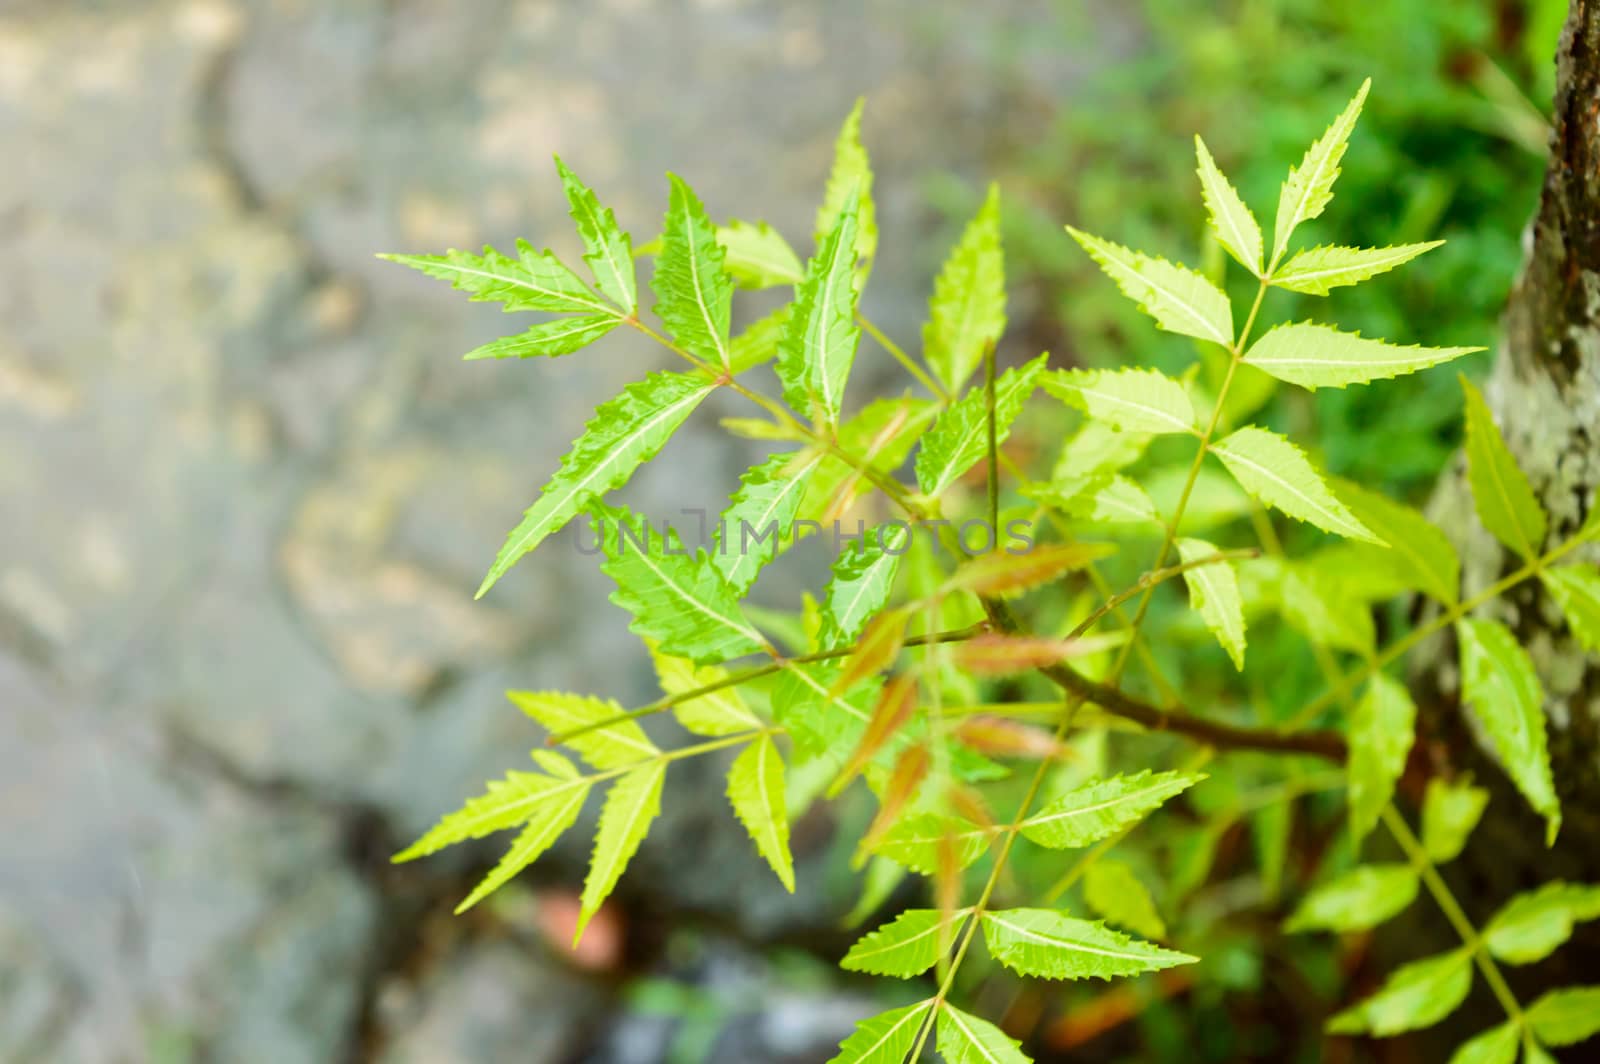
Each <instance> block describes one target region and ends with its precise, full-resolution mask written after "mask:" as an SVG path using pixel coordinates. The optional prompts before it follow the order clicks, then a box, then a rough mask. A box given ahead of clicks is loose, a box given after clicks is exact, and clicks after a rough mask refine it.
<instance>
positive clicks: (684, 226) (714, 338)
mask: <svg viewBox="0 0 1600 1064" xmlns="http://www.w3.org/2000/svg"><path fill="white" fill-rule="evenodd" d="M667 180H668V181H670V182H671V184H672V193H671V197H670V199H669V201H668V205H667V217H666V221H665V222H664V223H663V225H662V229H661V252H660V254H658V255H657V256H656V269H655V274H654V276H652V277H651V278H650V287H651V288H652V289H653V290H654V291H655V294H656V316H657V317H659V318H660V319H661V321H662V323H663V324H665V325H666V327H667V331H668V332H669V333H671V334H672V338H673V339H675V340H677V341H678V343H679V344H681V345H683V348H684V350H686V351H688V352H689V353H690V354H691V355H694V356H695V357H697V358H699V359H701V360H703V361H705V362H708V363H710V364H711V365H713V366H721V367H722V368H724V369H727V368H729V367H730V366H731V365H732V359H731V357H730V356H729V353H728V329H729V324H730V321H731V318H732V314H733V282H732V281H730V280H729V279H728V274H727V272H726V270H725V269H724V266H723V260H724V259H725V257H726V255H725V253H724V251H723V249H722V245H721V244H719V243H717V230H716V226H714V225H712V224H711V219H710V218H708V217H707V216H706V209H705V207H703V206H701V204H700V200H699V199H698V198H697V197H696V196H695V194H694V190H692V189H691V188H690V187H689V186H688V185H687V184H685V183H684V181H683V179H682V178H680V177H679V176H678V175H676V174H668V175H667Z"/></svg>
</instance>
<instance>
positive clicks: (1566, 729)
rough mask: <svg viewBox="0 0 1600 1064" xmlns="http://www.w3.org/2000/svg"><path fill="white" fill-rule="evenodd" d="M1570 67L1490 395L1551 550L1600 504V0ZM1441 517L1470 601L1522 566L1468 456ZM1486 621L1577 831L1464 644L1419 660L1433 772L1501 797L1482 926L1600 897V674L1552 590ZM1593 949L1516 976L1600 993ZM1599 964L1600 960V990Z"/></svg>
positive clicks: (1477, 861) (1455, 469)
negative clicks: (1537, 898) (1592, 885)
mask: <svg viewBox="0 0 1600 1064" xmlns="http://www.w3.org/2000/svg"><path fill="white" fill-rule="evenodd" d="M1556 67H1557V82H1556V85H1557V88H1556V99H1555V110H1554V127H1553V131H1552V137H1551V157H1550V164H1549V171H1548V173H1547V175H1546V177H1545V182H1544V187H1543V190H1542V193H1541V195H1540V200H1539V205H1538V210H1537V213H1536V214H1535V216H1534V219H1533V222H1532V224H1531V225H1530V227H1529V229H1528V232H1527V236H1526V241H1525V244H1526V249H1527V257H1526V262H1525V265H1524V268H1523V272H1522V275H1521V277H1520V278H1519V279H1518V281H1517V283H1516V285H1515V287H1514V288H1513V289H1512V292H1511V296H1510V299H1509V302H1508V304H1507V307H1506V311H1505V315H1504V319H1503V336H1502V339H1501V347H1500V350H1499V352H1498V355H1497V360H1496V363H1495V366H1494V369H1493V371H1492V373H1491V375H1490V378H1489V380H1488V382H1487V384H1486V386H1485V389H1484V392H1485V397H1486V398H1487V400H1488V402H1489V405H1490V408H1491V409H1492V410H1493V412H1494V415H1495V419H1496V421H1497V422H1498V423H1499V425H1500V429H1501V431H1502V432H1503V433H1504V435H1505V437H1506V441H1507V443H1508V444H1509V446H1510V448H1511V450H1512V453H1513V454H1515V455H1516V457H1517V460H1518V462H1519V463H1520V464H1521V466H1522V468H1523V470H1524V471H1526V473H1527V474H1528V477H1529V479H1530V480H1531V481H1532V483H1533V487H1534V491H1535V493H1536V494H1537V496H1538V497H1539V499H1540V501H1541V503H1542V504H1543V505H1544V508H1545V511H1546V513H1547V514H1548V515H1549V518H1550V531H1549V539H1548V540H1547V543H1546V548H1547V549H1548V547H1549V546H1550V545H1553V544H1555V543H1558V542H1561V541H1562V540H1564V539H1566V538H1567V537H1568V536H1570V535H1571V534H1572V532H1573V531H1574V530H1575V529H1576V528H1577V527H1578V526H1579V525H1580V524H1581V523H1582V521H1583V520H1584V518H1585V516H1586V515H1587V514H1588V512H1589V511H1590V509H1591V508H1593V507H1594V506H1596V505H1597V504H1600V502H1597V499H1596V494H1597V491H1596V489H1597V486H1600V0H1574V2H1573V4H1572V8H1571V11H1570V13H1569V15H1568V18H1567V23H1566V27H1565V29H1564V30H1563V31H1562V35H1561V41H1560V45H1559V47H1558V50H1557V54H1556ZM1431 516H1432V517H1433V518H1434V519H1435V520H1436V521H1437V522H1438V523H1439V524H1440V526H1441V527H1443V528H1444V529H1445V530H1446V532H1447V533H1448V534H1449V535H1450V536H1451V538H1452V539H1453V540H1454V542H1455V544H1456V547H1457V549H1458V550H1459V552H1460V554H1461V561H1462V581H1463V587H1462V595H1463V597H1466V596H1467V595H1471V594H1474V593H1476V592H1477V591H1480V590H1482V589H1483V588H1484V587H1487V586H1488V585H1489V584H1491V583H1493V582H1494V581H1495V580H1497V579H1499V578H1500V577H1501V576H1503V575H1506V574H1507V573H1509V572H1511V571H1512V570H1514V569H1516V568H1518V567H1519V566H1520V564H1521V560H1520V559H1519V558H1517V557H1515V556H1514V555H1512V554H1511V553H1510V552H1508V551H1507V550H1505V549H1504V548H1502V547H1501V546H1500V545H1499V543H1498V542H1497V541H1496V540H1495V539H1494V538H1493V537H1492V536H1490V535H1489V533H1488V532H1486V531H1484V530H1483V528H1482V526H1481V525H1480V524H1479V522H1478V520H1477V517H1476V514H1475V512H1474V509H1473V503H1472V497H1471V492H1470V491H1469V489H1468V486H1467V481H1466V476H1465V461H1464V459H1463V458H1462V457H1461V456H1459V455H1458V456H1457V459H1456V461H1455V463H1454V465H1453V466H1452V468H1451V469H1450V470H1449V471H1448V472H1447V473H1446V474H1445V475H1444V477H1443V478H1442V480H1441V483H1440V485H1439V487H1438V489H1437V491H1436V493H1435V497H1434V500H1433V502H1432V504H1431ZM1585 551H1586V553H1583V554H1580V555H1578V556H1577V560H1578V561H1580V562H1581V563H1582V564H1591V565H1592V564H1596V562H1597V560H1600V551H1597V550H1596V549H1595V548H1593V547H1589V548H1585ZM1479 616H1486V617H1491V618H1493V619H1495V620H1498V621H1501V622H1503V623H1505V624H1506V625H1508V626H1509V627H1510V628H1511V630H1512V631H1514V632H1515V633H1516V635H1517V637H1518V639H1519V640H1520V642H1521V643H1522V645H1523V646H1524V647H1525V648H1526V649H1527V650H1528V651H1529V653H1530V654H1531V655H1532V657H1533V660H1534V663H1535V665H1536V667H1537V668H1538V670H1539V675H1540V680H1541V682H1542V683H1543V686H1544V689H1545V713H1546V717H1547V720H1548V724H1549V728H1548V732H1549V738H1550V748H1551V756H1552V761H1553V765H1554V773H1555V781H1556V790H1557V792H1558V795H1559V797H1560V799H1561V805H1562V809H1563V812H1564V815H1565V821H1564V824H1563V827H1562V830H1561V836H1560V838H1559V840H1558V841H1557V844H1556V846H1555V847H1554V848H1553V849H1549V850H1547V849H1546V848H1545V846H1544V840H1543V827H1542V824H1541V822H1540V820H1539V818H1538V817H1536V816H1535V815H1534V814H1533V813H1532V812H1531V810H1529V809H1528V807H1527V804H1526V802H1524V801H1523V800H1522V798H1521V797H1520V796H1519V795H1518V794H1517V793H1516V792H1515V791H1514V790H1512V788H1511V787H1510V785H1509V783H1508V782H1507V781H1506V778H1505V775H1504V773H1503V772H1501V771H1500V769H1499V767H1498V766H1497V765H1496V764H1495V762H1494V760H1493V758H1492V756H1491V755H1490V754H1488V753H1487V752H1486V751H1485V748H1484V746H1483V744H1482V743H1481V741H1479V738H1478V734H1477V731H1476V725H1475V724H1474V723H1473V722H1472V721H1471V719H1470V715H1469V714H1467V713H1465V712H1463V710H1462V708H1461V705H1460V697H1459V695H1460V691H1459V686H1460V685H1459V670H1458V668H1457V665H1456V662H1457V657H1456V649H1457V648H1456V646H1455V643H1454V639H1453V638H1452V637H1451V636H1448V635H1446V636H1442V637H1440V638H1437V639H1435V640H1433V641H1431V643H1430V644H1429V645H1425V646H1423V647H1421V648H1419V652H1418V654H1417V655H1416V657H1415V658H1414V659H1413V674H1412V680H1413V684H1414V687H1415V689H1416V690H1417V692H1418V695H1419V704H1420V705H1422V706H1423V707H1424V711H1423V738H1422V741H1423V743H1424V744H1425V750H1426V755H1427V758H1428V760H1430V761H1431V762H1432V767H1433V768H1434V769H1435V770H1437V771H1441V772H1446V773H1456V772H1462V771H1470V772H1472V773H1473V774H1474V776H1475V777H1476V778H1477V779H1478V780H1479V781H1480V782H1482V783H1485V784H1487V785H1489V786H1490V787H1491V790H1492V792H1493V799H1492V801H1491V803H1490V807H1489V813H1488V815H1487V816H1486V817H1485V819H1484V822H1483V824H1482V825H1481V826H1480V828H1479V829H1478V831H1477V833H1476V834H1475V835H1474V837H1473V840H1472V844H1471V846H1470V848H1469V849H1468V851H1467V853H1466V854H1465V855H1464V857H1463V858H1462V859H1461V861H1460V862H1458V863H1457V864H1456V865H1454V866H1452V867H1451V868H1450V869H1449V878H1450V879H1452V880H1453V881H1455V885H1456V886H1457V888H1458V889H1459V890H1460V892H1461V893H1462V895H1463V897H1462V901H1463V904H1464V905H1465V906H1466V908H1467V909H1468V911H1469V914H1470V915H1472V916H1473V917H1474V918H1475V919H1476V920H1478V921H1480V922H1481V921H1482V920H1483V919H1485V918H1486V917H1487V916H1488V915H1489V914H1490V913H1492V912H1493V910H1494V909H1495V908H1496V907H1498V905H1500V904H1501V903H1503V902H1504V901H1505V899H1506V898H1508V897H1509V896H1510V895H1511V894H1513V893H1516V892H1517V891H1520V890H1525V889H1528V888H1530V887H1532V886H1535V885H1537V884H1539V883H1543V882H1547V881H1549V880H1551V879H1554V878H1558V877H1559V878H1565V879H1569V880H1578V881H1587V882H1600V659H1597V658H1596V657H1595V656H1594V655H1589V654H1586V652H1585V651H1584V649H1583V648H1582V646H1580V645H1579V644H1578V643H1577V642H1576V640H1575V639H1574V638H1573V636H1572V633H1571V632H1570V630H1569V629H1568V628H1567V625H1566V623H1565V621H1564V620H1563V619H1562V615H1561V613H1560V611H1559V610H1558V609H1557V607H1556V605H1555V603H1554V602H1552V601H1551V600H1550V597H1549V596H1548V595H1547V594H1545V592H1544V589H1543V588H1542V587H1541V585H1540V584H1539V583H1538V582H1537V581H1529V582H1527V583H1524V584H1522V585H1520V586H1519V587H1517V588H1516V589H1514V590H1513V591H1512V592H1511V593H1510V594H1508V595H1506V596H1504V597H1503V598H1501V599H1499V600H1497V601H1495V602H1494V603H1493V604H1492V605H1489V606H1486V607H1484V608H1483V610H1482V611H1480V613H1479ZM1588 935H1589V936H1590V937H1589V941H1588V943H1587V944H1586V943H1584V942H1581V941H1580V942H1576V943H1574V944H1573V945H1572V946H1569V947H1568V948H1567V949H1565V950H1563V951H1561V952H1559V953H1558V954H1557V955H1556V957H1555V958H1552V960H1551V961H1548V962H1545V964H1544V965H1541V966H1539V967H1538V968H1537V969H1529V970H1528V971H1527V972H1518V973H1516V974H1517V975H1518V976H1519V977H1521V978H1524V979H1527V980H1529V982H1528V983H1525V984H1524V987H1525V989H1526V990H1527V991H1528V992H1529V993H1531V992H1532V991H1533V990H1534V989H1536V988H1537V986H1538V985H1540V984H1547V983H1551V982H1555V981H1561V982H1567V983H1570V982H1575V981H1581V982H1593V981H1594V978H1593V974H1594V973H1593V971H1592V958H1593V957H1594V956H1595V954H1594V953H1593V952H1592V950H1593V948H1594V946H1595V940H1594V937H1593V935H1594V932H1593V925H1590V930H1589V932H1588ZM1586 946H1587V948H1586ZM1584 955H1587V956H1588V958H1589V959H1590V960H1591V964H1590V965H1589V967H1590V969H1591V970H1590V971H1589V972H1588V973H1587V976H1586V977H1585V975H1584V973H1583V972H1582V971H1581V970H1580V969H1581V967H1582V959H1583V956H1584ZM1488 1007H1489V1008H1491V1009H1493V1008H1494V1007H1495V1006H1493V1005H1490V1006H1488Z"/></svg>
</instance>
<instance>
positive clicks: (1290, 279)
mask: <svg viewBox="0 0 1600 1064" xmlns="http://www.w3.org/2000/svg"><path fill="white" fill-rule="evenodd" d="M1443 243H1444V241H1443V240H1430V241H1428V242H1427V243H1426V244H1399V245H1396V246H1395V247H1388V248H1347V247H1337V246H1325V247H1317V248H1307V249H1306V250H1304V251H1302V252H1300V253H1299V254H1297V255H1295V257H1294V258H1292V259H1290V260H1289V261H1288V262H1286V263H1284V264H1283V265H1282V266H1280V267H1278V270H1277V272H1276V273H1274V274H1273V275H1272V283H1273V284H1274V285H1276V286H1277V287H1279V288H1287V289H1289V290H1290V291H1291V292H1304V293H1306V294H1307V295H1312V296H1325V295H1327V294H1328V291H1329V289H1333V288H1338V287H1340V286H1342V285H1347V284H1359V283H1360V282H1362V281H1365V280H1366V279H1367V278H1369V277H1376V276H1377V275H1378V274H1380V273H1387V272H1389V271H1390V270H1392V269H1394V268H1395V267H1396V266H1401V265H1404V264H1405V263H1408V262H1410V261H1411V260H1412V259H1414V258H1416V257H1417V256H1418V255H1421V254H1422V253H1423V252H1425V251H1432V250H1433V249H1434V248H1436V247H1438V246H1440V245H1441V244H1443Z"/></svg>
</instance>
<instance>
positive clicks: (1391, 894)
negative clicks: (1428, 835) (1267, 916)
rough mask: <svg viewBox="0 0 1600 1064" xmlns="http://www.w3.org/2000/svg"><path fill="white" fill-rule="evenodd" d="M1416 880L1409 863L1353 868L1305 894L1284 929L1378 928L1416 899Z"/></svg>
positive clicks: (1341, 929) (1293, 931) (1338, 929)
mask: <svg viewBox="0 0 1600 1064" xmlns="http://www.w3.org/2000/svg"><path fill="white" fill-rule="evenodd" d="M1418 883H1419V880H1418V878H1417V871H1416V869H1414V868H1412V867H1411V866H1410V865H1404V864H1368V865H1361V866H1359V867H1357V868H1352V869H1351V870H1350V871H1348V872H1346V873H1344V874H1343V875H1341V876H1337V877H1335V878H1334V879H1331V880H1329V881H1328V882H1326V883H1324V884H1322V885H1321V886H1320V887H1317V888H1316V889H1315V890H1313V891H1312V892H1311V893H1309V894H1307V895H1306V896H1305V899H1304V900H1303V901H1301V903H1300V904H1299V905H1298V906H1296V907H1295V910H1294V912H1293V913H1292V914H1290V916H1289V919H1288V920H1286V921H1284V925H1283V929H1284V930H1285V931H1288V932H1289V933H1291V934H1297V933H1299V932H1302V931H1340V932H1347V931H1365V930H1367V929H1368V928H1372V927H1377V926H1378V925H1379V924H1381V923H1383V922H1384V921H1385V920H1387V919H1389V918H1390V917H1392V916H1396V915H1398V914H1399V913H1400V912H1401V910H1403V909H1404V908H1405V907H1406V906H1408V905H1410V904H1411V903H1412V902H1413V901H1415V900H1416V897H1417V886H1418Z"/></svg>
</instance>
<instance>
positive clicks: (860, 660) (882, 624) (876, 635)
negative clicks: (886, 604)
mask: <svg viewBox="0 0 1600 1064" xmlns="http://www.w3.org/2000/svg"><path fill="white" fill-rule="evenodd" d="M910 620H911V614H910V613H909V612H908V611H906V610H889V611H888V612H886V613H880V614H878V616H877V617H875V618H873V620H872V623H871V624H869V625H867V630H866V631H865V632H864V633H862V636H861V640H860V642H858V643H856V645H855V648H854V649H853V650H851V651H850V656H849V657H848V658H846V659H845V662H844V671H843V672H841V673H840V674H839V678H838V679H837V680H835V681H834V683H833V693H834V694H841V693H843V692H845V691H848V690H850V689H851V688H852V687H854V686H855V685H856V684H858V683H860V682H861V681H862V680H865V679H866V678H867V677H869V676H876V675H877V674H878V673H880V672H883V671H884V670H885V669H887V668H889V666H891V665H893V664H894V659H895V658H896V657H898V656H899V654H900V648H901V647H902V646H904V645H905V641H906V624H907V622H909V621H910Z"/></svg>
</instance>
